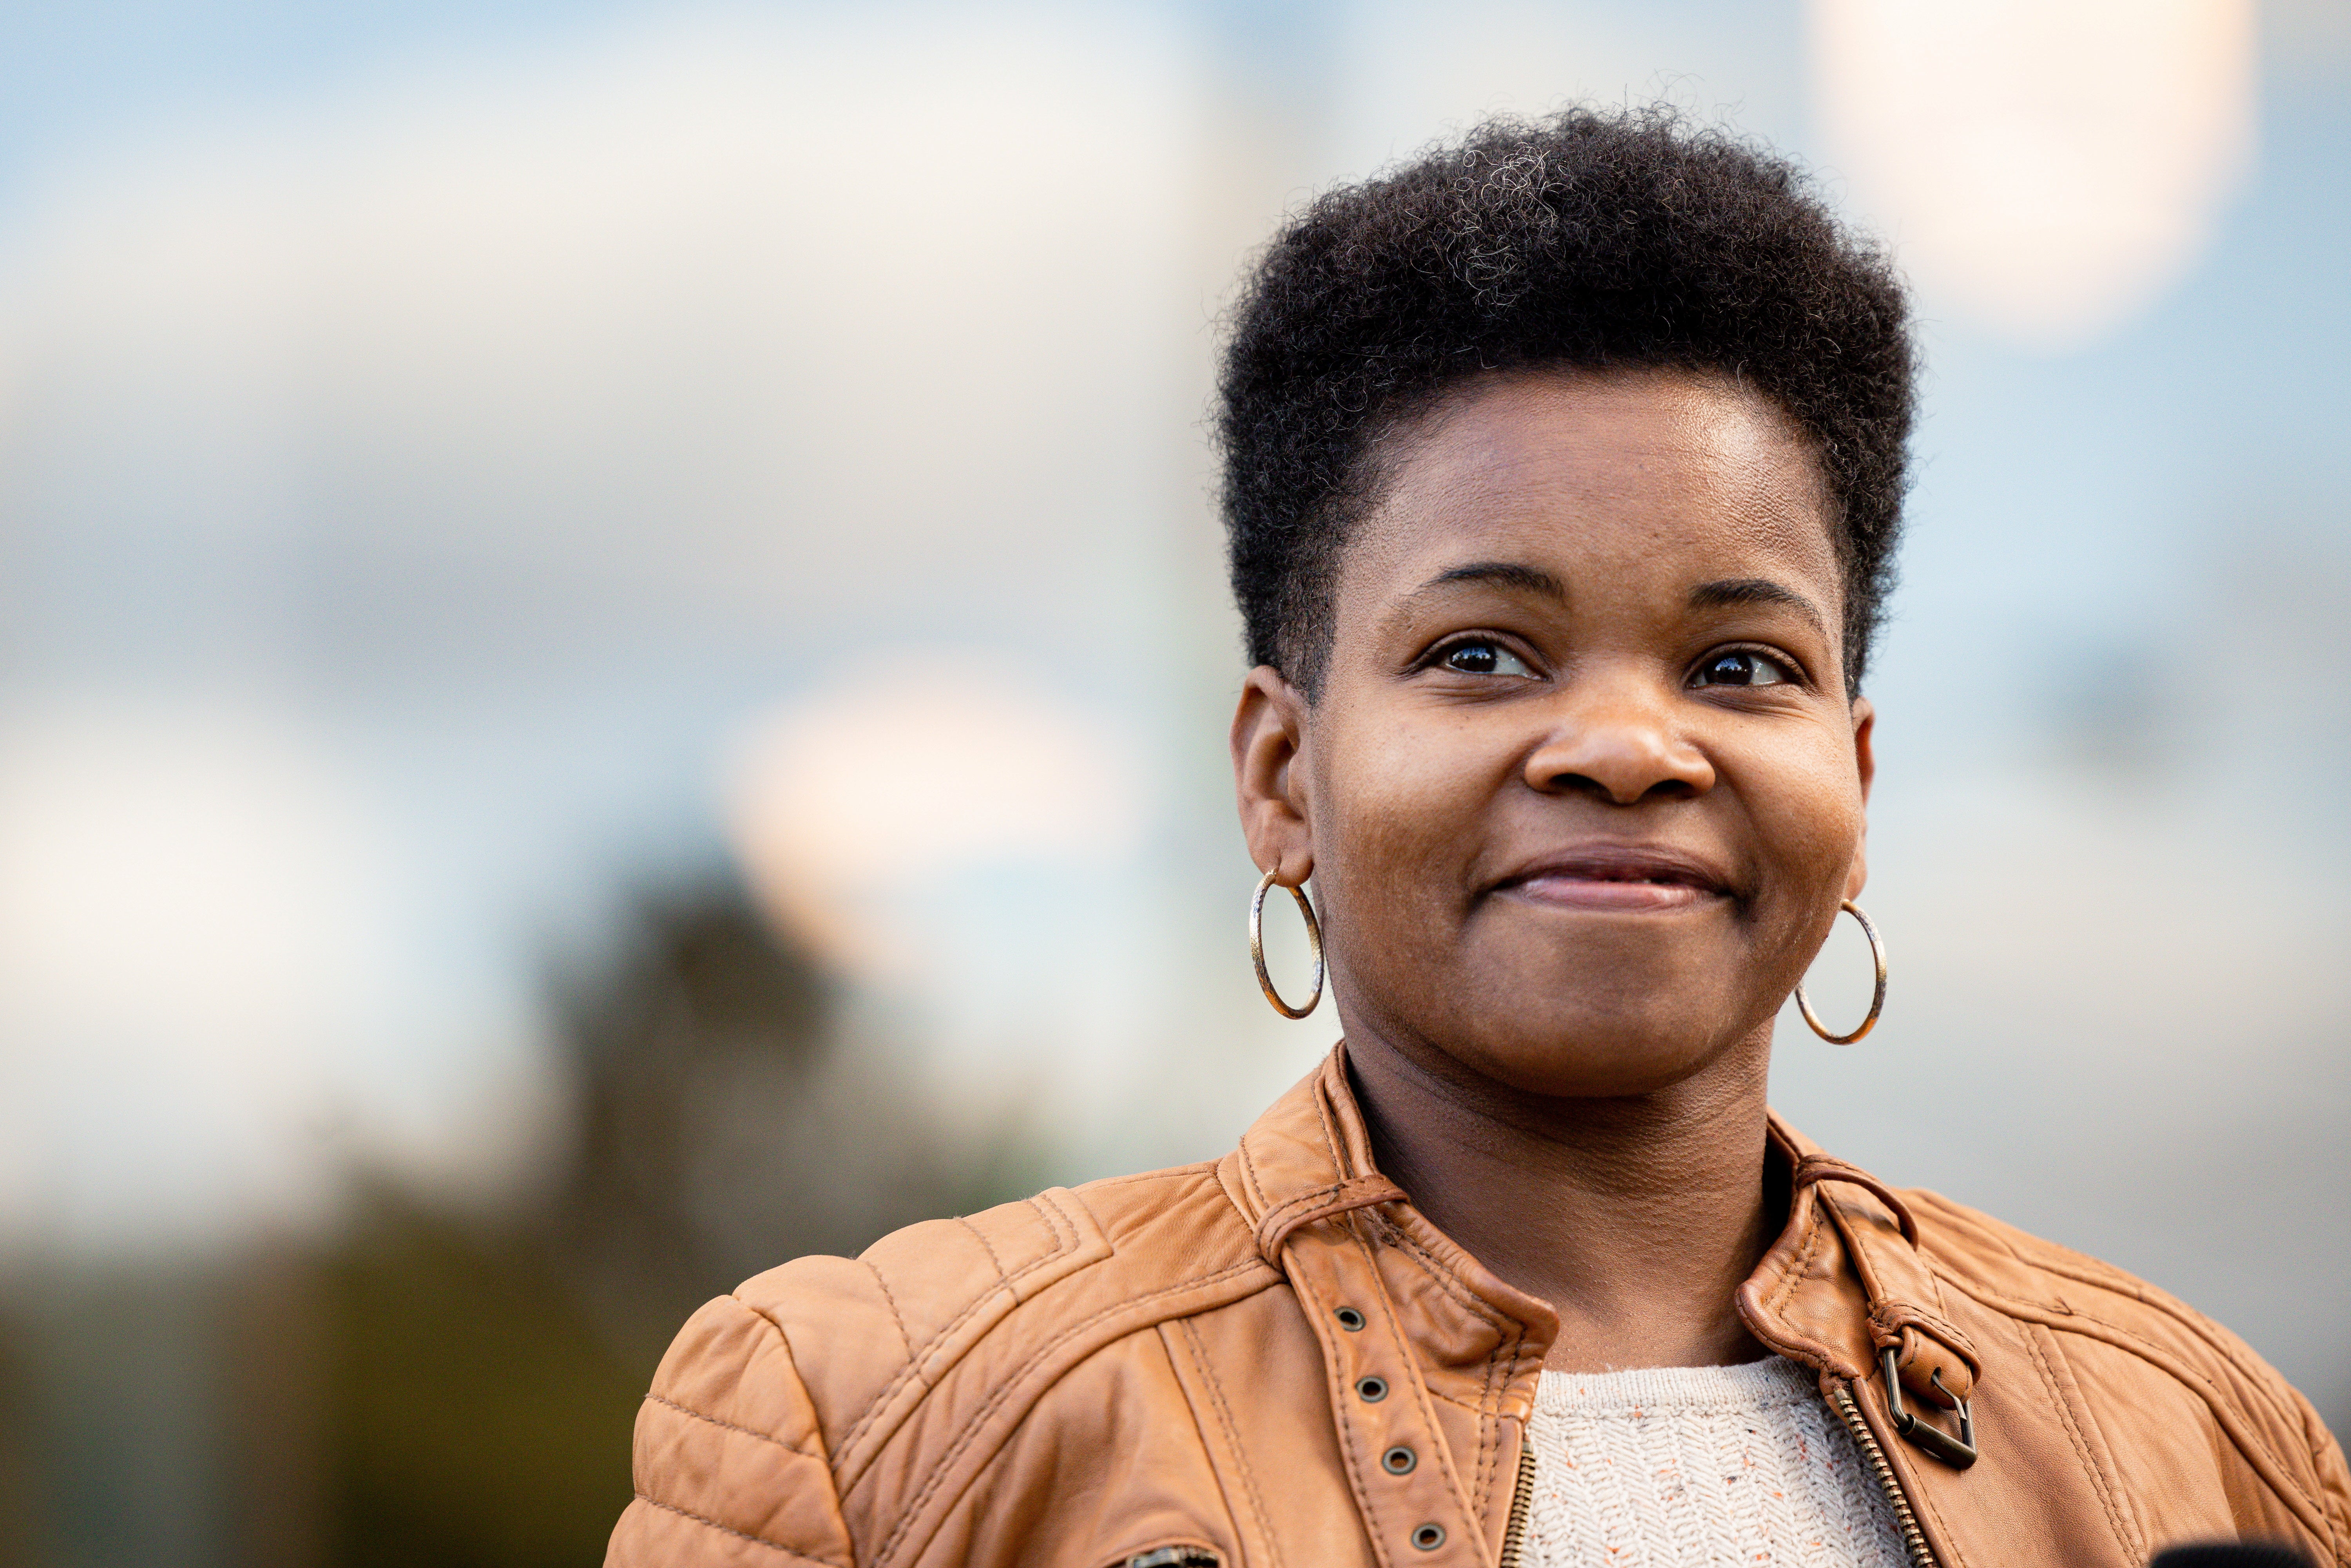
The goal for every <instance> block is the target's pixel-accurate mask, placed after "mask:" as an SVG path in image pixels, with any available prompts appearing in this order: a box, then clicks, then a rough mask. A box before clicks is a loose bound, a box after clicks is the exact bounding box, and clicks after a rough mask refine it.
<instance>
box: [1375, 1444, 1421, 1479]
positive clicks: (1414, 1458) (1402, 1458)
mask: <svg viewBox="0 0 2351 1568" xmlns="http://www.w3.org/2000/svg"><path fill="white" fill-rule="evenodd" d="M1418 1463H1420V1456H1419V1455H1418V1454H1416V1453H1414V1452H1413V1451H1412V1450H1411V1449H1410V1448H1406V1447H1405V1446H1404V1445H1403V1444H1402V1443H1398V1444H1397V1445H1396V1446H1395V1448H1390V1449H1389V1450H1388V1451H1387V1452H1386V1453H1384V1454H1382V1455H1381V1456H1380V1468H1381V1469H1384V1470H1385V1471H1387V1473H1388V1474H1390V1475H1392V1476H1408V1475H1410V1474H1412V1468H1413V1466H1415V1465H1416V1464H1418Z"/></svg>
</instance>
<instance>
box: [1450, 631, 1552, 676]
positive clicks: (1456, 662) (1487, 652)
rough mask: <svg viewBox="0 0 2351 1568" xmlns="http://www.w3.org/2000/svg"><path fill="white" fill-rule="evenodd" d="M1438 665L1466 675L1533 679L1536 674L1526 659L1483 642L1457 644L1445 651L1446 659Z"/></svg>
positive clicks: (1498, 644)
mask: <svg viewBox="0 0 2351 1568" xmlns="http://www.w3.org/2000/svg"><path fill="white" fill-rule="evenodd" d="M1437 663H1438V664H1441V665H1443V666H1444V667H1445V668H1446V669H1448V670H1453V671H1457V672H1458V673H1459V674H1465V675H1525V676H1529V677H1531V676H1532V675H1533V674H1534V672H1533V671H1532V670H1531V669H1529V668H1528V667H1527V663H1526V661H1525V660H1524V659H1521V658H1520V657H1519V656H1518V655H1517V654H1516V653H1511V652H1510V650H1509V649H1508V648H1505V647H1503V646H1502V645H1501V644H1500V643H1489V642H1485V641H1483V640H1479V641H1473V642H1468V643H1454V644H1453V646H1451V647H1450V648H1447V650H1445V655H1444V657H1442V658H1440V659H1439V660H1437Z"/></svg>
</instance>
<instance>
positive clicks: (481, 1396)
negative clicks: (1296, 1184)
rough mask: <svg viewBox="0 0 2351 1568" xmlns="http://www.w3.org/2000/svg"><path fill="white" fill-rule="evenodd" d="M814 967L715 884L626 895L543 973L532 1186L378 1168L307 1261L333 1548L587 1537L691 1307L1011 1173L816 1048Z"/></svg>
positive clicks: (855, 1245)
mask: <svg viewBox="0 0 2351 1568" xmlns="http://www.w3.org/2000/svg"><path fill="white" fill-rule="evenodd" d="M833 1010H834V1009H832V1007H831V996H830V994H829V991H828V988H827V986H826V984H825V983H824V981H823V980H822V978H821V977H820V976H819V975H818V974H817V973H816V972H815V970H814V969H813V968H812V967H811V966H810V964H809V963H808V962H806V961H805V960H804V959H803V958H802V957H801V956H799V955H798V954H796V953H794V952H792V951H789V949H788V948H786V947H785V946H782V945H781V944H779V943H778V940H777V939H776V937H775V936H774V935H773V933H772V932H771V931H770V929H769V928H768V925H766V924H765V923H764V922H762V921H761V920H760V918H759V917H758V915H757V914H755V913H754V911H753V908H752V906H751V904H750V903H749V902H748V900H747V898H746V897H745V896H743V894H741V893H740V892H739V891H738V890H737V888H735V887H734V886H733V885H731V884H717V885H713V886H709V887H705V888H702V889H699V890H696V891H694V892H692V893H689V894H684V895H678V896H667V897H660V898H653V899H648V900H645V901H644V902H643V904H642V905H641V915H640V918H639V921H638V923H637V929H636V931H635V932H634V933H633V935H632V938H631V939H630V940H628V941H626V942H625V943H623V944H622V946H621V947H620V950H619V951H618V953H617V954H616V955H615V956H613V957H612V958H611V959H610V960H609V961H607V962H604V963H602V964H600V965H597V966H594V967H591V968H590V969H588V970H586V971H584V972H580V973H576V974H574V975H572V976H570V977H568V978H567V979H566V980H565V981H564V982H563V983H561V984H560V985H559V987H558V988H557V1006H556V1015H557V1018H558V1020H559V1029H560V1031H561V1035H562V1038H563V1040H564V1041H565V1043H566V1045H567V1046H568V1048H569V1057H570V1061H571V1064H572V1067H573V1070H574V1071H575V1073H576V1084H575V1087H576V1100H575V1104H576V1107H577V1121H576V1126H575V1128H574V1129H573V1136H572V1138H571V1139H570V1142H569V1148H568V1150H567V1151H566V1153H565V1155H563V1158H562V1162H561V1166H560V1168H559V1170H558V1171H557V1172H555V1173H554V1174H553V1179H551V1180H550V1181H549V1182H548V1183H547V1184H546V1185H545V1186H542V1187H541V1188H540V1189H539V1192H540V1196H538V1197H536V1198H535V1199H534V1200H532V1201H530V1202H528V1203H526V1204H523V1205H521V1206H518V1207H516V1208H515V1209H513V1210H511V1211H510V1212H508V1213H506V1214H504V1215H502V1216H498V1217H495V1218H482V1217H468V1216H463V1215H459V1214H456V1213H454V1212H450V1211H447V1210H445V1209H443V1208H439V1207H434V1206H433V1205H431V1204H428V1203H426V1202H424V1201H423V1200H421V1199H419V1198H418V1197H415V1196H413V1195H412V1194H407V1193H403V1192H402V1191H400V1190H398V1189H396V1188H392V1187H385V1186H377V1187H375V1188H373V1189H371V1191H370V1192H369V1193H368V1194H367V1195H366V1196H365V1197H364V1200H363V1201H362V1202H361V1203H360V1205H359V1206H358V1214H357V1218H356V1220H355V1223H354V1225H353V1226H352V1228H351V1229H350V1232H349V1236H348V1239H347V1240H346V1242H345V1243H344V1245H342V1246H341V1247H340V1249H338V1250H336V1251H335V1252H334V1254H333V1255H332V1256H331V1257H329V1258H328V1259H327V1260H325V1261H324V1263H323V1266H322V1272H323V1277H324V1281H325V1287H324V1289H323V1291H321V1292H320V1298H321V1302H322V1311H323V1313H324V1323H323V1330H324V1333H323V1335H322V1338H323V1341H324V1343H325V1344H326V1346H327V1350H326V1353H325V1354H326V1359H327V1362H328V1364H329V1371H328V1375H327V1378H326V1390H327V1393H326V1399H325V1406H326V1408H325V1412H324V1414H323V1416H322V1418H321V1419H322V1425H323V1427H324V1428H325V1436H326V1442H327V1446H328V1450H329V1456H330V1462H329V1466H328V1467H327V1477H328V1479H327V1481H326V1483H325V1484H326V1486H327V1487H328V1489H329V1516H330V1518H331V1521H332V1524H331V1529H330V1532H329V1533H330V1535H331V1537H332V1547H331V1552H332V1558H333V1561H335V1562H337V1563H345V1564H350V1565H352V1568H407V1565H411V1564H414V1565H420V1568H421V1565H423V1564H428V1563H429V1564H433V1565H434V1568H470V1565H471V1564H475V1563H482V1564H489V1563H497V1564H501V1565H504V1568H530V1565H536V1564H541V1563H545V1564H549V1565H552V1564H556V1563H570V1564H582V1565H584V1564H589V1563H595V1562H597V1561H600V1560H601V1555H602V1552H603V1544H604V1540H605V1537H606V1536H607V1535H608V1534H609V1533H610V1531H611V1527H612V1523H613V1521H614V1520H615V1519H616V1518H617V1517H618V1516H619V1514H620V1511H621V1510H622V1508H623V1507H624V1506H625V1505H626V1504H627V1502H628V1500H629V1497H630V1493H631V1488H630V1484H629V1434H630V1430H631V1427H632V1423H633V1421H634V1418H635V1413H636V1407H637V1405H638V1403H639V1400H640V1399H641V1397H642V1396H643V1391H644V1388H645V1385H646V1383H647V1382H648V1380H649V1379H650V1377H651V1375H652V1371H653V1364H654V1362H655V1361H656V1360H657V1359H658V1357H659V1355H660V1354H661V1351H662V1349H663V1348H664V1346H665V1345H666V1343H668V1339H669V1336H670V1335H671V1334H673V1333H675V1331H676V1329H677V1328H678V1326H679V1325H680V1324H681V1323H682V1322H684V1319H685V1318H686V1316H687V1315H688V1314H689V1313H690V1312H693V1310H694V1309H695V1307H697V1306H699V1305H700V1304H701V1303H702V1302H703V1301H706V1300H708V1299H709V1298H710V1297H712V1296H714V1295H717V1294H719V1293H721V1292H723V1291H727V1290H730V1289H732V1288H733V1287H734V1286H735V1285H736V1284H737V1282H739V1281H741V1280H743V1279H744V1278H746V1277H747V1276H748V1275H750V1274H752V1273H755V1272H757V1271H758V1270H762V1269H765V1268H769V1267H772V1266H774V1265H775V1264H777V1263H780V1262H782V1261H784V1260H787V1259H789V1258H791V1257H794V1256H797V1255H799V1254H800V1253H803V1252H809V1251H819V1250H822V1251H838V1252H851V1253H853V1252H855V1251H858V1250H860V1249H862V1248H863V1247H864V1246H865V1245H866V1244H868V1243H869V1242H871V1241H872V1239H874V1238H875V1237H877V1236H879V1235H881V1234H882V1233H883V1232H884V1231H886V1230H889V1229H892V1228H895V1227H897V1226H899V1225H903V1224H906V1223H910V1222H911V1221H913V1220H915V1219H918V1218H925V1217H928V1216H932V1215H937V1214H946V1213H953V1212H956V1211H958V1210H960V1209H967V1208H969V1207H977V1206H979V1205H981V1204H984V1203H988V1202H994V1201H998V1199H999V1198H1000V1197H1006V1196H1010V1194H1009V1193H1008V1192H1007V1191H1004V1190H1000V1189H1001V1188H1003V1187H1005V1186H1008V1185H1016V1184H1015V1183H1011V1182H1008V1181H1006V1180H1004V1179H1001V1177H1002V1176H1003V1175H1004V1174H1006V1173H1011V1172H1015V1171H1017V1170H1018V1168H1019V1165H1020V1163H1021V1162H1019V1161H1018V1160H1014V1159H1008V1158H1006V1157H1005V1155H1007V1154H1008V1153H1010V1152H1012V1151H1013V1150H1014V1147H1015V1145H1012V1144H1011V1143H1010V1142H1009V1141H1008V1140H1007V1141H999V1142H998V1144H997V1145H993V1146H991V1147H990V1148H987V1149H984V1150H980V1151H977V1152H976V1153H975V1152H971V1151H967V1152H966V1153H965V1154H963V1155H960V1156H959V1155H957V1154H956V1153H955V1152H954V1151H953V1150H951V1149H950V1148H949V1147H948V1145H946V1142H945V1141H944V1140H943V1139H942V1137H941V1136H940V1134H939V1133H938V1130H937V1128H936V1126H935V1124H933V1123H932V1122H930V1121H929V1120H928V1119H927V1117H926V1116H925V1113H924V1110H923V1108H922V1107H921V1106H920V1105H919V1104H918V1103H911V1102H909V1101H908V1100H907V1099H906V1098H905V1097H904V1096H901V1095H897V1094H894V1093H893V1092H891V1089H890V1086H889V1083H888V1082H887V1078H886V1074H885V1073H884V1072H883V1071H881V1070H880V1069H879V1068H878V1067H877V1065H876V1064H874V1063H872V1062H870V1061H857V1060H854V1059H853V1057H852V1053H849V1052H846V1051H838V1050H835V1049H834V1048H833V1047H834V1043H835V1042H834V1038H833V1033H832V1029H831V1022H832V1017H833Z"/></svg>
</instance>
